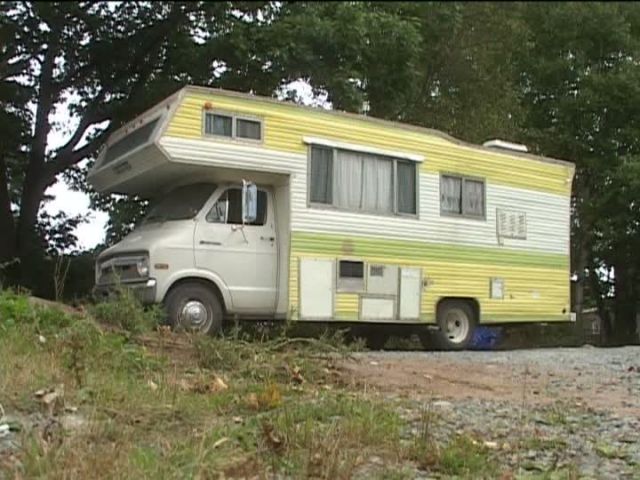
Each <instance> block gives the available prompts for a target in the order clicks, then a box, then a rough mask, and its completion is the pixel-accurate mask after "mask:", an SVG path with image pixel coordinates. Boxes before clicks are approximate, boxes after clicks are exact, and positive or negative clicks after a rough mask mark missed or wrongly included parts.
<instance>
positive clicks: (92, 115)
mask: <svg viewBox="0 0 640 480" xmlns="http://www.w3.org/2000/svg"><path fill="white" fill-rule="evenodd" d="M103 99H104V94H100V95H98V97H97V98H95V99H94V100H93V101H92V105H91V107H90V108H89V109H88V110H87V112H85V114H84V116H83V117H82V119H81V120H80V124H79V125H78V128H76V131H75V132H74V133H73V135H72V136H71V138H70V139H69V141H68V142H67V143H65V144H64V145H63V146H62V147H60V148H59V149H58V150H57V152H56V154H55V158H58V157H63V158H64V157H66V156H68V155H70V154H71V153H72V152H73V150H74V149H75V148H76V146H77V145H78V142H80V140H82V137H83V136H84V134H85V132H86V131H87V128H89V127H90V126H91V125H94V124H96V123H101V122H104V121H105V120H109V117H110V115H109V114H108V113H105V112H103V111H101V108H100V106H101V105H102V101H103Z"/></svg>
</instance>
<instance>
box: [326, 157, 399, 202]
mask: <svg viewBox="0 0 640 480" xmlns="http://www.w3.org/2000/svg"><path fill="white" fill-rule="evenodd" d="M337 157H338V158H337V162H338V165H337V168H336V172H337V178H336V181H335V186H334V188H335V190H334V198H335V202H336V205H337V206H339V207H342V208H346V209H349V210H363V211H366V212H373V213H392V212H393V161H392V160H388V159H384V158H380V157H377V156H375V155H371V154H368V153H357V152H349V151H338V156H337Z"/></svg>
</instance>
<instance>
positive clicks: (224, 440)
mask: <svg viewBox="0 0 640 480" xmlns="http://www.w3.org/2000/svg"><path fill="white" fill-rule="evenodd" d="M228 441H229V438H228V437H222V438H219V439H218V440H216V441H215V442H213V448H218V447H219V446H220V445H222V444H224V443H227V442H228Z"/></svg>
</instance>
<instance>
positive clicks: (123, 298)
mask: <svg viewBox="0 0 640 480" xmlns="http://www.w3.org/2000/svg"><path fill="white" fill-rule="evenodd" d="M91 314H92V315H93V317H94V318H95V319H96V320H98V321H99V322H101V323H105V324H107V325H113V326H115V327H119V328H122V329H124V330H126V331H128V332H131V333H141V332H143V331H145V330H150V329H152V328H153V327H155V326H156V325H157V324H158V323H159V322H160V321H161V320H162V318H163V311H162V309H161V307H159V306H157V305H153V306H151V307H147V308H145V307H144V306H143V305H142V304H141V303H140V301H139V300H138V299H137V298H136V296H135V295H134V293H133V292H132V291H131V290H128V289H126V288H120V289H118V291H117V292H116V295H114V296H113V297H112V298H110V299H109V300H107V301H104V302H100V303H98V304H96V305H94V306H93V307H92V308H91Z"/></svg>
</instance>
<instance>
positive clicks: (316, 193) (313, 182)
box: [309, 147, 333, 205]
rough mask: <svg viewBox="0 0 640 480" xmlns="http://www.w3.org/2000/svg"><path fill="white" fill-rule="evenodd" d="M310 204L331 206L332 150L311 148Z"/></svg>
mask: <svg viewBox="0 0 640 480" xmlns="http://www.w3.org/2000/svg"><path fill="white" fill-rule="evenodd" d="M309 180H310V182H309V195H310V199H311V202H314V203H326V204H329V205H330V204H331V203H332V202H333V191H332V189H333V150H331V149H330V148H320V147H312V148H311V172H310V174H309Z"/></svg>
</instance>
